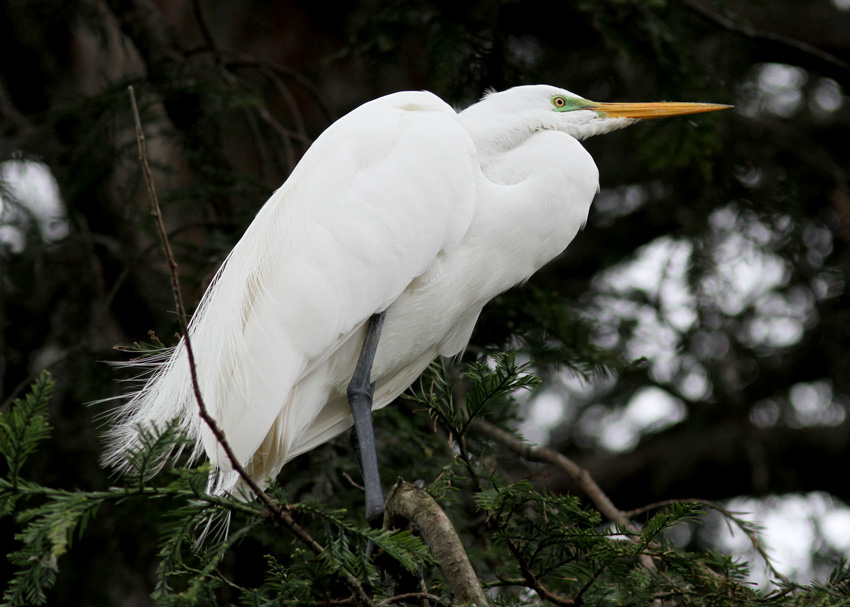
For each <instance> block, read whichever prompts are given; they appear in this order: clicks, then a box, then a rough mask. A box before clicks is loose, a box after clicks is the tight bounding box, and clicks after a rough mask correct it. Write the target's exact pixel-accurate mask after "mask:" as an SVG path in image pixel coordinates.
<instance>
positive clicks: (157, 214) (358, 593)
mask: <svg viewBox="0 0 850 607" xmlns="http://www.w3.org/2000/svg"><path fill="white" fill-rule="evenodd" d="M127 90H128V93H129V95H130V102H131V103H132V106H133V117H134V119H135V121H136V139H137V141H138V144H139V161H140V163H141V165H142V170H143V172H144V176H145V183H146V184H147V187H148V193H149V194H150V199H151V206H152V208H153V215H154V219H155V223H156V226H157V231H158V232H159V238H160V242H161V243H162V248H163V252H164V253H165V257H166V260H167V262H168V271H169V275H170V278H171V290H172V295H173V296H174V302H175V305H176V306H177V317H178V321H179V323H180V330H181V332H182V333H183V343H184V346H185V348H186V355H187V357H188V359H189V373H190V376H191V379H192V390H193V392H194V395H195V401H196V402H197V404H198V411H199V414H200V416H201V419H203V420H204V423H205V424H206V425H207V427H209V429H210V431H211V432H212V433H213V435H214V436H215V438H216V441H217V442H218V444H219V445H220V446H221V448H222V449H223V450H224V452H225V454H226V455H227V459H228V460H229V461H230V465H231V467H232V468H233V469H234V470H235V471H236V472H237V473H238V474H239V477H240V478H241V479H242V480H243V481H244V482H245V484H246V485H247V486H248V487H249V488H250V489H251V491H252V492H253V493H254V495H256V496H257V497H258V498H259V499H260V500H261V501H262V502H263V503H264V504H265V506H266V507H267V508H268V510H269V512H270V513H271V515H272V518H273V519H274V520H276V521H278V522H280V523H282V524H283V525H285V526H286V527H287V528H288V529H289V530H290V532H291V533H292V534H293V535H295V537H297V538H298V539H299V540H300V541H301V542H302V543H304V544H305V545H306V546H307V547H308V548H309V549H310V550H312V551H313V552H315V553H316V554H322V552H323V551H324V547H323V546H322V545H321V544H319V543H318V542H317V541H316V540H314V539H313V538H312V536H310V534H309V533H307V532H306V531H305V530H304V528H303V527H301V526H300V525H298V524H297V523H296V522H295V520H294V519H293V518H292V516H291V515H290V514H289V512H288V511H287V510H286V509H284V508H282V507H281V506H280V504H278V503H276V502H275V501H274V500H272V499H271V498H270V497H269V496H268V494H267V493H266V492H265V491H263V490H262V489H261V488H260V486H259V485H258V484H257V483H256V481H254V479H253V478H251V477H250V475H248V473H247V472H246V471H245V469H244V468H243V467H242V465H241V463H240V462H239V459H238V458H237V457H236V454H235V453H234V452H233V449H232V448H231V446H230V444H229V443H228V442H227V438H226V437H225V435H224V431H223V430H222V429H221V428H220V427H219V426H218V424H217V423H216V421H215V419H213V417H212V416H211V415H210V414H209V411H208V410H207V406H206V404H205V403H204V399H203V397H202V395H201V388H200V384H199V382H198V374H197V367H196V364H195V354H194V351H193V350H192V342H191V338H190V337H189V326H188V319H187V316H186V308H185V306H184V305H183V297H182V295H181V293H180V280H179V277H178V272H177V261H176V260H175V258H174V253H173V252H172V250H171V245H170V244H169V241H168V233H167V231H166V229H165V222H164V221H163V218H162V211H161V209H160V206H159V199H158V197H157V194H156V188H155V187H154V183H153V176H152V174H151V170H150V165H149V164H148V158H147V147H146V144H145V134H144V131H143V130H142V120H141V117H140V115H139V107H138V104H137V102H136V94H135V91H134V90H133V87H132V86H129V87H127ZM338 571H339V572H340V573H341V574H342V576H343V578H344V579H345V581H346V583H347V584H348V586H349V587H350V589H351V590H352V591H353V592H354V593H355V598H356V599H357V600H358V602H360V603H361V604H364V605H374V603H373V602H372V601H371V599H369V597H368V596H367V595H366V592H365V591H364V590H363V587H362V586H361V584H360V582H359V581H358V580H357V578H356V577H354V576H353V575H352V574H351V573H350V572H349V571H347V570H345V569H338Z"/></svg>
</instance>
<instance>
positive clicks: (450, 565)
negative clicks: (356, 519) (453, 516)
mask: <svg viewBox="0 0 850 607" xmlns="http://www.w3.org/2000/svg"><path fill="white" fill-rule="evenodd" d="M400 520H404V521H411V522H413V523H415V524H416V525H417V526H418V527H419V531H420V533H421V534H422V538H423V539H424V540H425V543H427V544H428V546H429V547H430V548H431V552H432V553H433V554H434V558H435V559H436V561H437V563H439V565H440V569H441V570H442V572H443V577H444V578H445V580H446V587H447V588H448V589H449V591H450V592H451V593H452V594H453V595H454V599H455V603H456V604H460V605H467V604H469V605H478V606H481V607H486V605H487V604H488V603H487V598H486V597H485V596H484V591H483V590H482V589H481V583H480V582H479V581H478V576H476V575H475V570H474V569H473V568H472V565H471V564H470V562H469V557H468V556H467V555H466V551H465V550H464V548H463V544H461V542H460V538H459V537H458V536H457V532H456V531H455V529H454V527H453V526H452V522H451V521H450V520H449V517H448V516H446V513H445V512H443V509H442V508H440V505H439V504H438V503H437V502H436V501H435V500H434V498H433V497H431V496H430V495H429V494H428V493H427V492H426V491H424V490H422V489H419V488H417V487H416V486H415V485H412V484H410V483H406V482H404V481H402V480H400V479H399V481H398V482H397V483H396V484H395V486H394V487H393V488H392V489H391V490H390V494H389V497H388V498H387V504H386V511H385V513H384V526H385V527H386V528H393V527H398V526H400V522H399V521H400Z"/></svg>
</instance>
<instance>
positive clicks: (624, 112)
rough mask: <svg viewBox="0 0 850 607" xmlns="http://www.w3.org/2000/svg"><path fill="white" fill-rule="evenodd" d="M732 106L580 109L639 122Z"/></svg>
mask: <svg viewBox="0 0 850 607" xmlns="http://www.w3.org/2000/svg"><path fill="white" fill-rule="evenodd" d="M731 107H733V106H731V105H723V104H721V103H678V102H667V101H662V102H658V103H596V102H591V103H590V105H587V106H585V107H583V108H582V109H586V110H593V111H594V112H601V113H603V114H605V115H606V116H607V117H608V118H637V119H639V120H650V119H652V118H666V117H667V116H680V115H682V114H698V113H700V112H714V111H716V110H728V109H729V108H731Z"/></svg>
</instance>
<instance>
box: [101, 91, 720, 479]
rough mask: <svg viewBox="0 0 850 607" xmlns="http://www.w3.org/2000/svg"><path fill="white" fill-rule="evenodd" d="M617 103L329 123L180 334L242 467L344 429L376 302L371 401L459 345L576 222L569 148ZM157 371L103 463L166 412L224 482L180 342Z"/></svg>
mask: <svg viewBox="0 0 850 607" xmlns="http://www.w3.org/2000/svg"><path fill="white" fill-rule="evenodd" d="M619 107H620V106H615V105H614V104H610V105H606V104H593V103H592V102H589V101H587V100H584V99H581V98H580V97H578V96H576V95H574V94H572V93H570V92H568V91H565V90H562V89H557V88H555V87H549V86H526V87H517V88H514V89H510V90H508V91H505V92H502V93H491V94H488V95H487V96H486V97H485V98H484V99H483V100H482V101H481V102H479V103H477V104H475V105H473V106H471V107H470V108H469V109H467V110H466V111H464V112H461V113H459V114H458V113H457V112H455V111H454V110H453V109H452V108H451V107H450V106H449V105H447V104H446V103H445V102H443V101H442V100H440V99H439V98H438V97H436V96H435V95H433V94H431V93H427V92H404V93H396V94H393V95H388V96H386V97H382V98H380V99H376V100H374V101H371V102H369V103H366V104H364V105H363V106H361V107H359V108H357V109H356V110H354V111H352V112H351V113H350V114H348V115H346V116H345V117H343V118H341V119H340V120H339V121H337V122H336V123H334V124H333V125H332V126H331V127H329V128H328V129H327V131H325V132H324V133H323V134H322V135H321V136H320V137H319V138H318V139H317V140H316V141H315V143H314V144H313V145H312V147H311V148H310V149H309V150H308V151H307V153H306V154H305V155H304V158H303V159H302V160H301V162H300V163H299V164H298V166H297V167H296V168H295V170H294V171H293V173H292V175H291V176H290V177H289V179H288V180H287V181H286V182H285V183H284V184H283V185H282V186H281V187H280V189H278V190H277V191H276V192H275V193H274V194H273V195H272V196H271V198H270V199H269V200H268V202H266V204H265V205H264V206H263V208H262V209H261V210H260V212H259V213H258V214H257V217H256V219H255V220H254V221H253V223H252V224H251V225H250V227H249V228H248V230H247V231H246V232H245V235H244V236H243V237H242V239H241V240H240V241H239V243H238V244H237V245H236V247H235V248H234V249H233V251H232V252H231V253H230V255H229V256H228V257H227V260H226V261H225V262H224V264H223V265H222V267H221V269H220V270H219V272H218V273H217V275H216V277H215V279H214V280H213V282H212V284H211V285H210V287H209V289H208V291H207V292H206V294H205V295H204V297H203V299H202V301H201V303H200V305H199V307H198V310H197V312H196V313H195V315H194V317H193V319H192V322H191V325H190V335H191V339H192V346H193V350H194V352H195V357H196V359H197V375H198V378H199V383H200V390H201V394H202V396H203V398H204V401H205V403H206V405H207V407H208V409H209V412H210V413H211V414H212V416H213V417H214V418H215V419H216V420H217V421H218V423H219V425H220V427H221V428H222V429H223V430H224V433H225V435H226V438H227V440H228V442H229V443H230V445H231V447H232V448H233V450H234V452H235V454H236V456H237V457H238V459H239V461H240V462H241V463H242V465H243V466H244V467H245V469H246V471H247V472H248V473H249V474H250V475H251V476H252V477H253V478H254V479H255V480H257V481H258V482H259V483H260V484H263V483H264V482H265V480H266V479H268V478H270V477H273V476H275V475H276V474H277V473H278V472H279V471H280V469H281V467H282V466H283V465H284V464H285V463H286V462H287V461H289V460H290V459H292V458H293V457H295V456H297V455H299V454H300V453H303V452H305V451H307V450H309V449H312V448H313V447H315V446H317V445H319V444H321V443H323V442H325V441H327V440H329V439H331V438H332V437H334V436H336V435H337V434H339V433H340V432H342V431H344V430H345V429H347V428H348V427H350V425H351V413H350V410H349V405H348V402H347V400H346V394H345V390H346V386H347V384H348V382H349V380H350V379H351V374H352V372H353V370H354V365H355V362H356V360H357V356H358V354H359V351H360V347H361V345H362V343H363V338H364V333H365V326H366V323H367V322H368V320H369V318H370V317H371V316H372V315H373V314H375V313H377V312H381V311H383V310H387V315H386V320H385V323H384V326H383V331H382V334H381V338H380V342H379V345H378V349H377V353H376V357H375V361H374V365H373V369H372V380H373V381H374V382H375V384H376V389H375V396H374V404H373V409H378V408H381V407H383V406H385V405H387V404H388V403H390V402H391V401H392V400H393V399H395V398H396V397H397V396H398V395H399V394H401V393H402V392H403V391H404V390H405V389H406V388H407V387H408V386H409V385H410V384H411V383H412V382H413V381H415V379H416V378H417V377H418V376H419V374H420V373H421V372H422V371H423V370H424V369H425V368H426V367H427V366H428V364H429V363H430V362H431V361H432V360H433V359H434V358H436V357H437V356H439V355H443V356H451V355H455V354H457V353H458V352H460V351H461V350H462V349H463V348H464V347H465V345H466V343H467V341H468V339H469V336H470V334H471V333H472V329H473V326H474V324H475V321H476V320H477V318H478V315H479V313H480V311H481V309H482V307H483V306H484V304H486V303H487V302H488V301H489V300H490V299H492V298H493V297H494V296H496V295H498V294H499V293H501V292H502V291H504V290H506V289H508V288H510V287H511V286H513V285H516V284H517V283H520V282H522V281H524V280H526V279H528V278H529V277H530V276H531V275H532V274H533V273H534V272H535V271H536V270H537V269H538V268H540V267H541V266H542V265H543V264H545V263H546V262H548V261H549V260H551V259H552V258H554V257H555V256H556V255H558V254H559V253H560V252H561V251H563V250H564V248H565V247H566V246H567V245H568V244H569V243H570V241H571V240H572V239H573V237H574V236H575V235H576V233H577V231H578V230H579V228H580V227H581V226H582V225H583V223H584V222H585V220H586V218H587V213H588V209H589V207H590V203H591V201H592V199H593V196H594V195H595V193H596V191H597V189H598V172H597V169H596V165H595V164H594V162H593V160H592V158H591V157H590V155H589V154H588V153H587V152H586V151H585V150H584V148H583V147H582V146H581V144H579V142H578V139H581V138H583V137H586V136H590V135H594V134H598V133H602V132H607V131H610V130H613V129H616V128H621V127H623V126H627V125H628V124H631V123H632V122H635V118H633V117H629V116H630V115H629V114H627V113H625V112H623V111H622V110H619V113H617V112H618V110H617V109H616V108H619ZM600 108H602V109H600ZM712 109H719V106H717V107H714V108H712ZM689 111H706V110H695V109H691V110H689ZM669 113H685V112H684V111H681V110H680V111H678V112H673V111H671V112H669ZM642 117H645V116H642ZM140 364H141V365H144V364H146V363H144V362H142V363H140ZM147 364H150V363H149V362H148V363H147ZM155 366H156V368H155V370H154V372H153V374H152V376H151V377H150V379H149V380H148V381H147V383H146V385H145V386H144V388H143V389H142V390H141V391H139V392H138V393H136V394H134V395H132V396H131V397H130V398H129V401H128V403H127V404H126V406H125V407H122V408H121V411H120V412H119V414H118V419H117V420H116V423H115V424H114V426H113V428H112V429H111V431H110V444H109V447H108V450H107V453H106V456H105V459H106V461H107V462H108V463H109V464H111V465H115V466H117V467H119V468H121V466H122V462H123V461H124V455H125V453H126V451H127V450H128V449H130V448H133V447H134V446H135V445H137V444H138V439H137V438H136V434H137V426H138V425H139V424H147V423H151V422H155V423H157V424H159V425H162V424H163V423H165V422H167V421H168V420H170V419H173V418H179V419H180V420H181V423H182V426H183V427H184V428H185V430H186V431H187V432H188V434H189V436H190V437H191V438H193V439H194V440H195V441H196V454H200V453H201V452H204V453H206V455H207V456H208V457H209V459H210V460H211V462H212V464H213V467H214V470H215V472H214V474H213V476H212V479H211V485H210V490H211V491H213V492H218V493H221V492H225V491H234V490H236V491H238V490H240V489H241V487H240V484H241V481H240V479H239V478H238V476H237V475H236V473H235V472H234V471H233V470H232V468H231V466H230V464H229V461H228V460H227V457H226V456H225V455H224V452H223V451H222V449H221V448H220V446H219V445H218V444H217V442H216V440H215V438H214V437H213V435H212V433H211V432H210V430H209V429H208V428H207V427H206V426H205V424H204V423H203V422H202V421H201V420H200V417H199V414H198V407H197V404H196V402H195V397H194V394H193V390H192V385H191V379H190V374H189V368H188V361H187V356H186V352H185V348H184V347H183V343H182V342H181V343H180V344H179V345H178V346H177V347H176V348H175V349H174V350H173V351H171V352H170V353H169V354H168V356H167V358H162V359H160V360H158V361H157V362H156V363H155Z"/></svg>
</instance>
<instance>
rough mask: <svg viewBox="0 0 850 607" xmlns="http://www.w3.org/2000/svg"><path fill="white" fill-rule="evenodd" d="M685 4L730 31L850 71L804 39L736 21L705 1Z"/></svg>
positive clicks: (844, 63)
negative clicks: (796, 51) (783, 47)
mask: <svg viewBox="0 0 850 607" xmlns="http://www.w3.org/2000/svg"><path fill="white" fill-rule="evenodd" d="M685 4H687V5H688V6H689V7H691V8H692V9H693V10H694V12H696V13H699V14H700V15H702V16H703V17H704V18H705V19H708V20H709V21H713V22H714V23H716V24H717V25H719V26H721V27H723V28H725V29H727V30H729V31H732V32H735V33H738V34H742V35H743V36H746V37H747V38H753V39H761V40H769V41H770V42H776V43H778V44H783V45H785V46H788V47H791V48H794V49H796V50H798V51H801V52H803V53H806V54H808V55H811V56H813V57H817V58H818V59H820V60H821V61H825V62H826V63H830V64H832V65H834V66H836V67H839V68H841V69H842V70H847V71H850V63H847V62H846V61H844V60H843V59H840V58H839V57H836V56H835V55H833V54H832V53H828V52H826V51H825V50H823V49H820V48H818V47H816V46H814V45H811V44H809V43H808V42H803V41H802V40H797V39H796V38H790V37H788V36H783V35H781V34H777V33H774V32H768V31H765V30H761V29H758V28H755V27H753V26H751V25H749V24H745V23H736V22H735V21H733V20H732V19H729V18H728V17H726V16H724V15H721V14H718V13H716V12H715V11H713V10H711V8H709V7H708V6H706V4H705V3H703V2H699V1H698V0H685Z"/></svg>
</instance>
